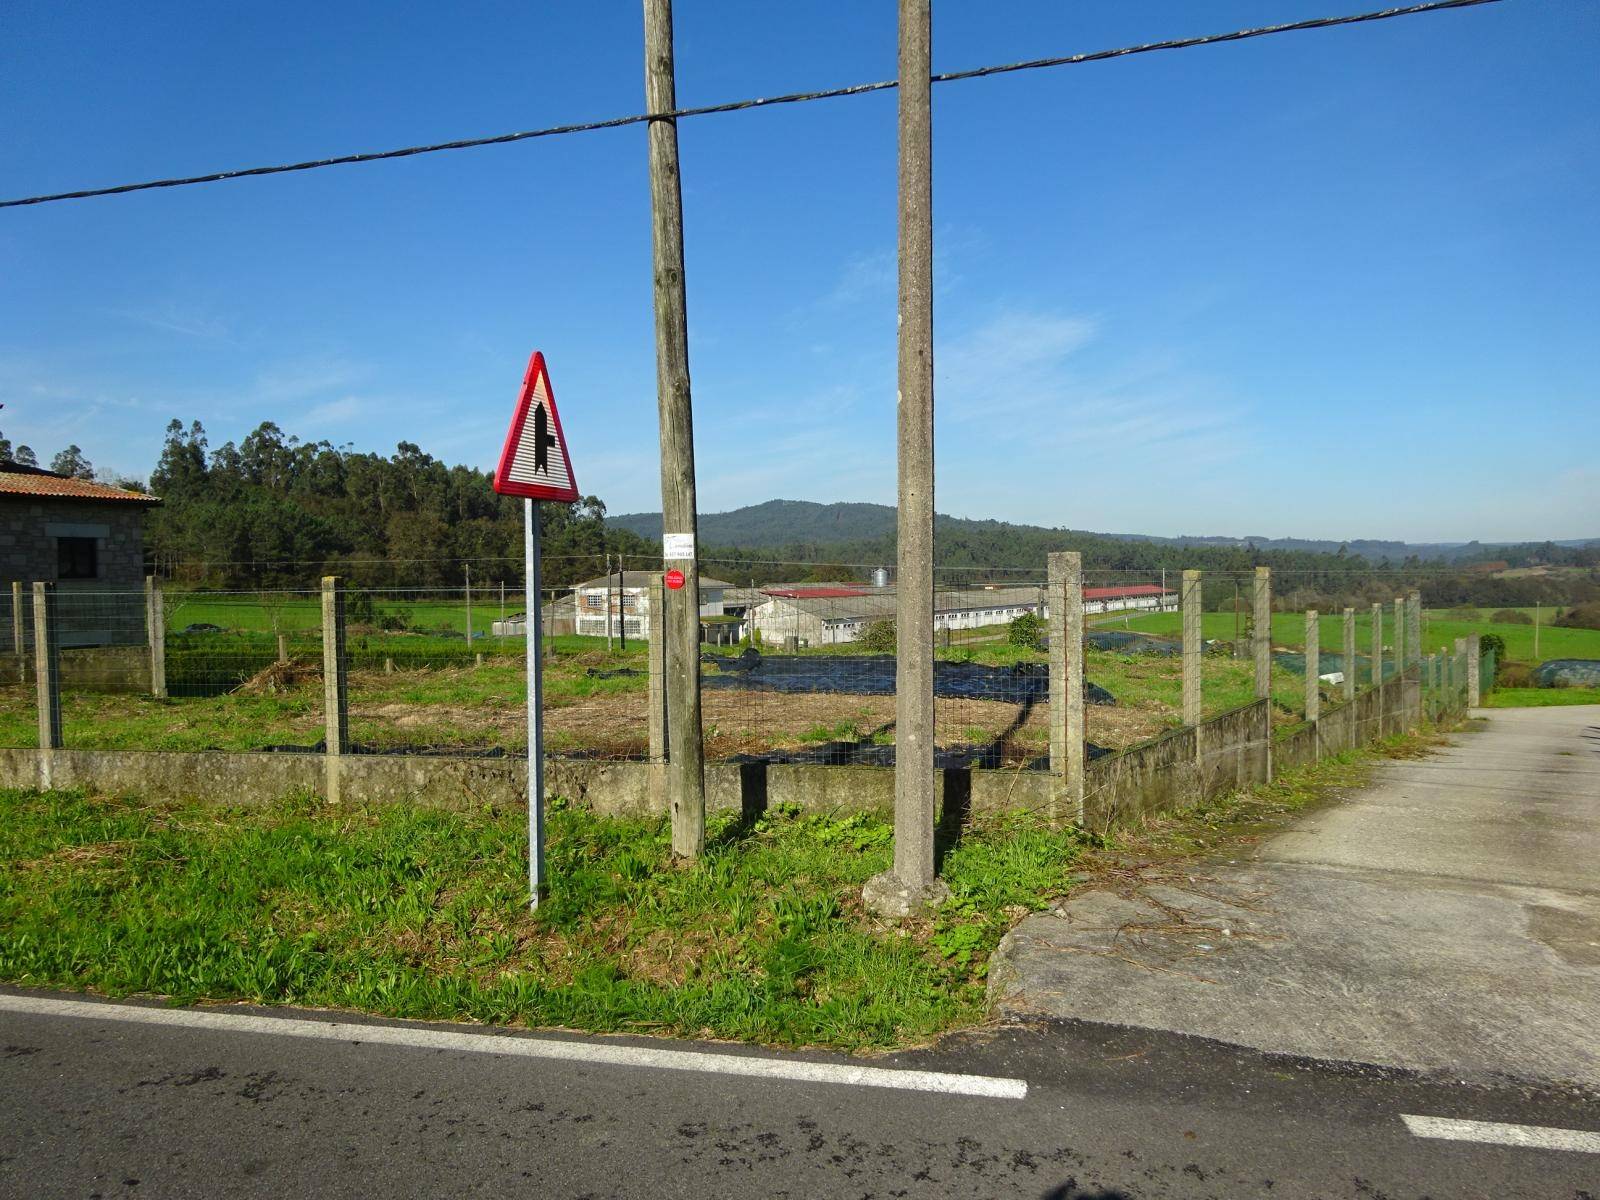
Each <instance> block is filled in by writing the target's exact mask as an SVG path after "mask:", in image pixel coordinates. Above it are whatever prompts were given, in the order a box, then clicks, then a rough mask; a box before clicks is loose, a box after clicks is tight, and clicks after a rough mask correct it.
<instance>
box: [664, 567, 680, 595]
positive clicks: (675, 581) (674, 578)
mask: <svg viewBox="0 0 1600 1200" xmlns="http://www.w3.org/2000/svg"><path fill="white" fill-rule="evenodd" d="M682 586H683V572H682V571H680V570H678V569H677V568H676V567H674V568H673V569H672V570H670V571H668V572H667V587H668V588H670V589H671V590H672V591H674V592H675V591H677V590H678V589H679V588H681V587H682Z"/></svg>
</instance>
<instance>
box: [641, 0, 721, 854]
mask: <svg viewBox="0 0 1600 1200" xmlns="http://www.w3.org/2000/svg"><path fill="white" fill-rule="evenodd" d="M644 101H645V109H646V111H648V112H653V113H659V112H671V111H672V110H673V109H675V108H676V107H677V106H678V96H677V87H676V83H675V81H674V69H673V58H672V0H644ZM649 139H650V243H651V247H652V252H653V259H652V269H653V273H654V280H655V309H656V403H657V407H658V409H659V412H660V419H661V530H662V534H663V539H662V542H663V558H664V559H665V562H664V566H665V567H666V568H668V569H676V570H679V571H682V572H683V587H681V588H678V589H676V590H669V591H667V592H666V599H667V603H666V612H664V613H663V614H662V618H663V619H662V624H663V626H664V627H665V630H666V637H665V639H664V642H665V646H666V672H667V798H668V805H669V808H670V810H671V813H672V850H673V853H675V854H680V855H683V856H684V857H686V858H698V857H699V856H700V852H701V851H702V850H703V849H704V848H705V842H706V778H705V745H704V743H703V742H702V741H701V730H700V572H699V568H698V566H697V565H696V556H695V534H696V532H697V529H698V524H697V515H696V514H697V510H696V507H695V490H694V405H693V403H692V400H691V397H690V390H689V305H688V299H687V295H686V290H685V284H684V268H683V190H682V184H681V181H680V179H679V175H678V124H677V122H676V121H674V120H671V119H669V118H658V119H657V120H654V121H651V122H650V125H649ZM669 549H670V550H671V551H672V553H671V554H667V553H666V551H667V550H669Z"/></svg>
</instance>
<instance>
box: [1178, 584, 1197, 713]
mask: <svg viewBox="0 0 1600 1200" xmlns="http://www.w3.org/2000/svg"><path fill="white" fill-rule="evenodd" d="M1182 587H1183V590H1182V594H1181V596H1180V597H1179V602H1180V603H1181V605H1182V606H1183V723H1184V724H1185V725H1190V726H1194V725H1198V724H1200V713H1201V691H1200V649H1201V645H1200V643H1201V624H1200V598H1201V591H1200V572H1199V571H1185V572H1184V573H1183V585H1182Z"/></svg>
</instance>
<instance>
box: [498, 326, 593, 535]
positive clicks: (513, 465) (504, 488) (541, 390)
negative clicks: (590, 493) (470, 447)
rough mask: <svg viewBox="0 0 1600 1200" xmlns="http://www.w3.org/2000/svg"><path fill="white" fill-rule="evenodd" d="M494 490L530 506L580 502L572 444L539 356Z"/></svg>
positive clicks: (514, 420) (524, 390) (515, 416)
mask: <svg viewBox="0 0 1600 1200" xmlns="http://www.w3.org/2000/svg"><path fill="white" fill-rule="evenodd" d="M494 490H495V491H497V492H499V493H500V494H501V495H503V496H525V497H526V498H528V499H529V500H560V501H563V502H566V503H571V502H572V501H574V500H576V499H577V498H578V481H577V480H576V479H574V478H573V476H572V460H571V459H569V458H568V457H567V439H566V437H565V435H563V434H562V432H561V416H560V414H559V413H557V412H556V398H555V393H554V392H552V391H551V390H550V372H549V371H548V370H546V369H545V365H544V355H543V354H542V353H541V352H540V351H538V350H535V351H534V352H533V357H532V358H530V359H529V360H528V370H527V372H526V373H525V374H524V375H523V377H522V394H521V395H519V396H518V397H517V411H516V412H515V413H514V414H513V415H512V418H511V429H510V432H508V433H507V434H506V444H505V449H503V450H502V451H501V452H500V465H499V466H498V467H496V468H495V472H494Z"/></svg>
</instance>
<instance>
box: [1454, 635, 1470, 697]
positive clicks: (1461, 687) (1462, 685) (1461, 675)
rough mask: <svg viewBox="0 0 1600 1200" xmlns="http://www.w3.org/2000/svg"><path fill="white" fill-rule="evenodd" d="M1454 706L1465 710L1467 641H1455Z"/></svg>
mask: <svg viewBox="0 0 1600 1200" xmlns="http://www.w3.org/2000/svg"><path fill="white" fill-rule="evenodd" d="M1455 670H1456V704H1457V706H1458V707H1461V708H1465V707H1466V703H1467V639H1466V638H1464V637H1458V638H1457V639H1456V668H1455Z"/></svg>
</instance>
